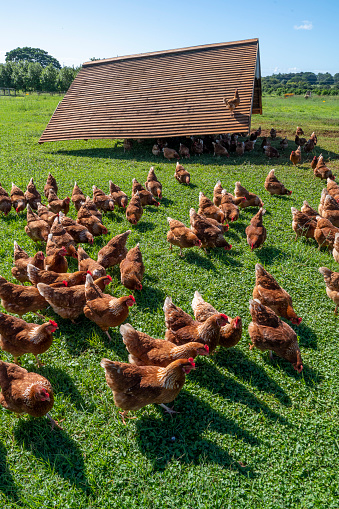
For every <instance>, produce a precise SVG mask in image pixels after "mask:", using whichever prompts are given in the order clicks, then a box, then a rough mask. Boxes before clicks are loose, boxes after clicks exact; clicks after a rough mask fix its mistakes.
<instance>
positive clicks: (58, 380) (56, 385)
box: [37, 366, 94, 411]
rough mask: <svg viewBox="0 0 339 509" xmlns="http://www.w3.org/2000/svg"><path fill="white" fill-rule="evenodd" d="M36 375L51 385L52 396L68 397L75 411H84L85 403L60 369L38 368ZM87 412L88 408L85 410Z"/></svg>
mask: <svg viewBox="0 0 339 509" xmlns="http://www.w3.org/2000/svg"><path fill="white" fill-rule="evenodd" d="M37 373H39V374H40V375H42V376H44V377H46V378H47V379H48V380H49V381H50V382H51V384H52V387H53V391H54V394H59V393H61V394H64V395H65V396H69V397H70V399H71V401H72V403H74V405H75V407H76V409H77V410H84V409H85V407H86V403H85V401H84V399H83V398H82V396H81V395H80V393H79V391H78V389H77V388H76V386H75V385H74V382H73V380H72V378H71V377H70V376H69V375H68V374H67V373H65V371H63V370H62V369H60V368H53V367H52V366H44V367H42V368H38V370H37ZM93 410H94V409H93ZM86 411H88V408H86Z"/></svg>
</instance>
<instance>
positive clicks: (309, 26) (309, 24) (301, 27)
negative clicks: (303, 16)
mask: <svg viewBox="0 0 339 509" xmlns="http://www.w3.org/2000/svg"><path fill="white" fill-rule="evenodd" d="M312 28H313V23H312V21H303V24H302V25H294V30H312Z"/></svg>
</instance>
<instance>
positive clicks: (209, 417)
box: [135, 390, 260, 478]
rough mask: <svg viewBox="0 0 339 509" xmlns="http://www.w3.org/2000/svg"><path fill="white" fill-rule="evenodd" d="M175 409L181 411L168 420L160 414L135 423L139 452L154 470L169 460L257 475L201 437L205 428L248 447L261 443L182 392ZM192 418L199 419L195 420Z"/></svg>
mask: <svg viewBox="0 0 339 509" xmlns="http://www.w3.org/2000/svg"><path fill="white" fill-rule="evenodd" d="M175 407H176V408H177V409H178V410H180V412H182V413H181V414H180V415H179V416H175V417H174V418H172V419H171V417H169V416H166V415H164V414H163V418H162V419H160V418H159V419H157V418H155V417H147V416H145V415H144V416H143V417H142V418H141V419H139V420H138V421H136V423H135V424H136V428H137V432H138V435H137V437H136V440H137V443H138V445H139V447H140V450H141V452H142V453H143V454H145V455H146V456H147V458H148V459H149V460H150V461H151V462H152V463H153V469H154V470H155V471H162V470H164V469H165V468H166V466H167V465H168V463H169V462H171V461H173V460H174V461H180V462H181V463H185V464H187V465H191V464H194V465H202V464H206V463H216V464H217V465H219V466H220V467H222V468H224V469H230V468H231V469H232V470H236V471H237V472H238V473H239V474H242V475H244V476H246V477H249V478H255V477H256V474H255V473H254V472H253V469H252V468H251V467H249V466H244V467H242V466H241V465H240V464H239V462H238V461H236V460H235V459H234V458H232V456H231V455H230V454H229V453H228V452H227V451H225V450H224V449H223V448H221V447H220V446H219V445H217V444H216V443H215V442H214V441H213V442H212V441H210V440H208V439H206V438H203V437H202V436H201V435H203V434H204V433H205V432H206V429H210V430H213V431H214V432H216V433H218V434H220V435H231V436H233V437H235V438H238V439H240V440H243V441H244V442H247V443H248V444H250V445H253V446H255V445H258V444H259V443H260V441H259V440H258V438H256V437H255V436H253V435H251V434H250V433H249V432H248V431H246V430H244V429H242V428H241V427H240V426H239V425H238V424H237V423H236V422H234V421H232V420H230V419H227V418H225V417H224V416H223V415H222V413H221V412H218V411H216V410H214V409H213V408H212V407H211V406H209V405H208V404H207V403H205V402H204V401H202V400H200V399H198V398H196V397H194V396H191V395H189V394H188V393H186V391H185V390H183V391H181V393H180V395H179V396H178V398H177V399H176V401H175ZM159 412H161V413H162V412H163V410H162V409H159ZM195 415H198V416H199V419H196V418H194V416H195Z"/></svg>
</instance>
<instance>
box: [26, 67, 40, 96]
mask: <svg viewBox="0 0 339 509" xmlns="http://www.w3.org/2000/svg"><path fill="white" fill-rule="evenodd" d="M42 71H43V67H42V65H41V64H39V62H30V63H29V64H28V68H27V88H28V89H29V90H33V91H37V90H41V84H40V80H41V74H42Z"/></svg>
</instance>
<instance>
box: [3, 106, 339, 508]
mask: <svg viewBox="0 0 339 509" xmlns="http://www.w3.org/2000/svg"><path fill="white" fill-rule="evenodd" d="M59 100H60V98H58V97H55V96H54V97H48V96H39V97H33V96H27V97H23V98H8V97H6V98H4V97H2V98H1V99H0V118H1V121H2V124H3V125H2V126H1V140H0V143H1V145H0V181H1V184H2V185H3V186H4V187H5V189H7V190H8V191H9V190H10V187H11V182H12V181H13V182H15V183H16V184H17V185H18V186H20V187H22V188H25V186H26V185H27V183H28V181H29V179H30V177H32V176H33V177H34V180H35V181H36V184H37V187H38V189H39V190H40V191H41V192H42V190H43V186H44V184H45V181H46V177H47V174H48V172H49V171H51V172H52V174H53V175H54V176H55V177H56V179H57V182H58V184H59V189H60V191H59V195H60V197H64V196H66V194H68V195H70V193H71V190H72V188H73V184H74V180H77V182H78V183H79V185H80V187H81V188H82V189H83V191H84V192H85V193H88V194H91V189H92V184H96V185H97V186H99V187H100V188H102V189H104V190H105V191H108V181H109V179H111V180H113V181H114V182H116V183H117V184H119V185H120V187H121V188H122V189H123V190H125V192H127V193H128V194H129V195H130V193H131V181H132V178H133V177H135V178H137V179H138V180H139V181H140V182H142V183H143V182H145V180H146V176H147V172H148V170H149V167H150V166H151V165H153V166H154V167H155V171H156V174H157V176H158V178H159V179H160V180H161V182H162V183H163V195H164V199H163V201H162V203H161V206H160V207H159V209H157V210H156V209H154V208H151V207H148V208H146V210H145V212H144V215H143V217H142V220H141V221H140V223H139V224H138V225H137V226H135V227H132V228H131V229H132V234H131V235H130V237H129V239H128V244H127V247H128V248H130V247H133V246H134V245H135V244H136V243H137V242H140V247H141V250H142V253H143V257H144V263H145V267H146V272H145V277H144V280H143V285H144V288H143V291H142V292H141V293H139V292H138V293H136V301H137V302H136V305H135V306H134V307H133V308H132V309H131V312H130V316H129V318H128V321H129V322H130V323H131V324H132V325H133V326H134V327H136V328H137V329H140V330H143V331H145V332H147V333H149V334H150V335H153V336H155V337H163V335H164V331H165V326H164V317H163V311H162V305H163V301H164V299H165V297H166V296H167V295H170V296H171V297H172V298H173V301H174V302H175V303H176V304H177V305H179V306H181V307H182V308H183V309H184V310H185V311H187V312H189V313H191V312H192V311H191V308H190V302H191V300H192V298H193V294H194V291H195V290H199V291H200V292H201V294H202V295H203V297H204V298H205V299H206V300H207V301H209V302H210V303H211V304H213V305H214V306H215V307H216V308H218V309H220V311H223V312H226V313H228V314H229V315H230V316H235V315H237V314H239V315H240V316H241V317H242V318H243V323H244V333H243V337H242V339H241V341H240V343H239V344H238V345H237V346H236V347H235V348H233V349H231V350H220V349H219V350H218V351H217V352H216V353H215V355H214V356H212V357H211V358H200V359H198V360H197V369H196V371H193V372H191V373H190V374H189V375H188V377H187V382H186V384H185V386H184V389H183V390H182V392H181V393H180V395H179V396H178V398H177V399H176V401H175V404H174V408H175V409H176V410H178V411H180V414H178V415H177V416H175V417H174V418H171V417H170V416H168V415H165V414H164V413H163V411H162V409H160V408H159V407H157V406H154V405H150V406H148V407H146V408H144V409H142V410H140V411H138V412H136V413H135V416H136V417H137V419H136V420H131V421H128V424H127V426H123V425H122V423H121V420H120V418H119V415H118V410H117V408H116V407H115V406H114V403H113V398H112V393H111V391H110V389H109V388H108V387H107V385H106V382H105V378H104V372H103V370H102V368H101V367H100V360H101V358H102V357H108V358H110V359H116V360H120V361H127V353H126V350H125V347H124V345H123V343H122V339H121V337H120V333H119V331H118V330H115V329H114V330H111V335H112V337H113V342H112V343H111V344H110V343H109V342H108V341H107V337H106V335H105V334H104V333H102V332H101V331H100V329H99V328H98V327H97V326H96V325H95V324H93V323H92V322H90V321H88V320H87V319H85V318H84V317H82V318H80V319H79V320H78V325H77V326H74V325H72V324H71V323H70V322H68V321H66V320H62V319H61V318H60V317H56V315H54V313H53V312H52V311H51V309H50V308H49V310H48V314H49V316H50V317H53V318H54V319H57V322H58V324H59V327H60V330H59V331H57V332H56V334H55V335H54V336H55V340H54V343H53V345H52V347H51V348H50V349H49V351H48V352H46V353H45V354H44V355H42V356H41V357H42V360H43V361H44V362H45V364H46V366H45V367H43V368H41V369H39V370H38V369H37V368H36V366H35V364H34V358H33V356H29V355H26V356H24V357H23V358H22V365H23V366H24V367H25V368H27V369H28V370H31V371H38V372H40V373H41V374H43V375H45V376H46V377H47V378H49V380H50V381H51V383H52V385H53V387H54V390H55V396H56V397H55V405H54V408H53V409H52V411H51V415H52V416H53V417H54V418H55V419H58V420H61V419H64V421H63V423H62V425H63V428H64V429H63V431H59V430H57V431H56V430H54V431H53V432H51V430H50V424H49V423H48V421H47V419H40V420H35V419H31V418H28V417H27V416H25V417H22V418H21V419H17V418H16V417H15V415H14V414H12V413H9V412H7V411H5V410H2V411H1V413H0V433H1V439H0V506H1V507H4V508H6V509H7V508H17V507H25V508H52V507H53V508H54V507H56V508H62V509H66V508H77V509H79V508H84V509H85V508H86V509H87V508H93V509H94V508H96V509H102V508H106V507H107V508H112V507H119V508H130V507H133V508H134V507H142V508H158V507H159V508H160V507H161V508H164V507H168V508H172V507H182V508H191V507H194V508H207V507H213V508H228V507H229V508H232V509H233V508H243V507H244V508H249V507H250V508H262V507H265V508H272V509H276V508H283V509H286V508H293V509H296V508H305V509H306V508H326V509H328V508H336V507H338V497H339V481H338V475H337V466H336V463H337V457H338V451H339V441H338V438H337V423H338V417H339V416H338V378H339V368H338V357H339V356H338V349H337V336H338V319H337V318H336V317H335V316H334V314H333V309H334V305H333V303H332V301H330V300H329V299H328V298H327V296H326V293H325V286H324V283H323V278H322V276H321V275H320V274H319V272H318V267H320V266H327V267H329V268H331V269H332V270H337V268H338V267H337V264H336V263H335V261H334V259H333V257H332V255H330V254H329V253H328V252H327V251H326V250H322V251H320V252H319V251H318V249H317V246H316V244H315V243H314V242H313V241H307V240H305V239H301V240H298V241H297V242H294V240H293V238H294V233H293V231H292V229H291V221H292V218H291V211H290V208H291V206H295V207H297V208H300V206H301V205H302V202H303V200H305V199H307V200H308V201H309V203H310V204H311V205H312V206H313V207H317V206H318V203H319V198H320V194H321V190H322V188H323V184H322V183H321V182H320V180H318V179H313V178H312V173H311V170H310V167H309V162H305V163H304V164H302V165H301V166H300V167H299V168H294V167H292V165H291V163H290V162H289V158H288V157H289V156H288V154H289V153H290V149H293V148H294V146H295V145H294V141H293V140H294V132H295V129H296V126H297V125H299V126H302V127H303V129H304V130H305V132H306V134H307V135H309V134H310V133H311V132H312V131H313V130H315V131H316V132H317V135H318V145H317V147H316V152H317V154H319V153H320V152H322V153H323V154H324V155H325V156H326V157H329V158H330V159H331V162H330V166H331V167H332V168H333V169H334V170H335V172H336V170H338V168H339V165H338V156H337V155H336V152H337V151H338V148H337V146H336V145H335V136H338V131H339V129H338V127H339V101H338V99H336V98H332V97H331V98H327V97H326V98H325V101H326V102H325V103H323V102H322V101H323V98H316V97H315V98H312V99H311V100H308V101H305V100H304V99H303V98H300V97H293V98H290V99H283V98H272V97H267V98H264V104H263V109H264V115H263V116H262V117H259V116H254V117H253V118H252V128H256V127H257V126H258V125H259V124H261V126H262V128H263V130H264V131H265V132H266V131H267V130H269V129H270V128H271V127H272V126H273V127H275V128H276V129H277V130H278V133H279V132H281V133H283V134H284V135H285V133H288V138H289V140H290V147H289V150H288V151H286V155H284V156H282V157H281V158H280V159H277V160H274V161H271V162H270V161H268V160H267V159H266V158H265V156H264V155H262V153H261V151H260V147H257V148H256V150H255V153H253V154H250V155H249V156H245V157H243V158H238V157H231V158H230V159H228V160H220V159H219V160H218V159H215V158H213V157H211V156H203V157H201V158H199V157H197V158H191V160H190V161H189V162H188V163H185V166H186V167H187V168H188V169H189V171H190V172H191V182H192V185H191V186H190V187H189V188H187V187H183V186H180V185H179V184H178V183H177V182H176V181H175V179H174V178H173V173H174V164H173V163H169V162H167V161H164V160H163V159H162V158H158V159H157V158H155V157H153V156H152V154H151V151H150V146H151V144H150V143H149V142H145V143H143V144H142V145H140V146H136V147H135V149H134V150H132V151H131V152H129V153H126V154H124V153H123V148H122V143H121V141H114V140H100V141H91V140H89V141H88V142H84V141H76V142H58V143H50V144H44V145H41V146H39V145H38V143H37V142H38V139H39V137H40V135H41V133H42V131H43V129H44V128H45V126H46V124H47V122H48V121H49V119H50V116H51V115H52V113H53V111H54V109H55V107H56V105H57V103H58V101H59ZM259 144H260V142H259V143H258V145H259ZM278 144H279V139H277V141H276V142H275V145H276V146H278ZM273 167H275V168H276V169H277V171H276V175H277V176H278V178H280V179H281V180H282V181H283V182H284V183H285V185H286V186H287V187H288V188H289V189H292V190H293V194H292V195H291V196H290V197H280V198H279V197H271V196H269V195H268V193H267V192H266V191H265V189H264V187H263V183H264V179H265V177H266V175H267V173H268V171H269V170H270V169H272V168H273ZM337 173H338V174H339V172H337ZM218 179H221V182H222V184H223V186H224V187H225V188H226V189H227V190H229V191H231V192H233V189H234V183H235V181H237V180H240V181H241V183H242V184H243V185H245V186H246V187H247V188H248V189H249V190H251V191H254V192H256V193H257V194H259V195H260V196H261V197H262V199H263V200H264V203H265V208H266V210H267V213H266V215H265V216H264V223H265V225H266V227H267V230H268V236H267V240H266V243H265V244H264V246H263V248H262V249H261V250H257V251H254V252H251V251H250V249H249V247H248V245H247V243H246V238H245V234H244V231H245V228H246V226H247V225H248V224H249V221H250V218H251V217H252V215H253V214H254V212H255V211H256V209H250V210H249V209H247V210H245V211H242V212H241V216H240V219H239V221H238V222H237V223H235V224H233V225H232V226H231V228H230V231H229V233H228V234H226V238H227V240H229V242H230V243H232V245H233V248H232V250H231V251H230V252H225V251H223V250H215V251H211V252H210V253H209V254H208V255H206V254H204V253H203V252H202V251H200V250H198V249H194V250H186V251H185V255H184V257H183V259H181V258H179V256H178V252H177V250H175V251H174V252H173V253H171V252H170V251H169V249H168V244H167V242H166V232H167V230H168V228H167V221H166V218H167V216H171V217H173V218H176V219H179V220H182V221H184V222H185V223H186V224H189V209H190V207H192V206H194V207H195V208H198V195H199V191H203V192H204V193H205V194H206V195H207V196H209V197H212V192H213V187H214V185H215V182H216V181H217V180H218ZM70 215H71V216H72V217H75V211H74V208H72V209H71V211H70ZM0 222H1V228H0V268H1V271H0V273H1V275H2V276H4V277H6V278H9V279H11V280H12V278H11V272H10V270H11V266H12V254H13V241H14V240H17V242H18V243H19V245H21V246H22V247H24V248H25V249H26V250H27V251H28V252H29V253H30V254H32V253H34V252H35V251H36V246H35V245H34V243H33V242H32V241H31V240H30V239H29V238H28V237H27V236H26V234H25V232H24V226H25V215H24V214H23V215H21V216H20V217H17V216H16V214H15V213H13V212H11V213H10V215H9V216H8V217H7V218H4V217H1V218H0ZM104 222H105V225H106V226H107V228H108V230H109V234H108V235H106V236H105V238H99V239H98V238H97V239H95V242H94V246H93V247H91V248H88V247H87V246H85V249H86V250H87V251H88V252H89V253H90V254H91V255H93V256H95V255H96V253H97V252H98V250H99V249H100V248H101V246H102V245H104V243H105V242H107V241H108V240H109V238H111V237H112V236H113V235H116V234H118V233H120V232H123V231H125V230H126V229H128V228H130V224H129V223H128V222H127V221H126V219H125V217H124V215H123V213H122V212H120V211H117V212H113V213H112V214H110V215H107V216H106V217H105V218H104ZM257 262H259V263H262V264H263V265H265V266H266V268H267V270H269V272H271V273H272V274H273V275H274V276H275V277H276V278H277V280H278V281H279V282H280V283H281V284H282V286H283V287H284V288H285V289H286V290H287V291H288V292H289V293H290V294H291V295H292V298H293V303H294V308H295V310H296V312H297V313H298V315H299V316H302V317H303V322H302V324H301V325H300V327H294V329H295V330H296V332H297V334H298V337H299V342H300V348H301V352H302V356H303V360H304V370H303V372H302V374H298V373H297V372H295V371H294V370H293V368H292V366H291V365H290V364H288V363H287V362H285V361H283V360H281V359H278V358H275V359H274V361H273V362H270V360H269V357H268V352H266V353H262V352H260V351H258V350H254V351H250V350H249V348H248V343H249V336H248V333H247V326H248V324H249V322H250V314H249V310H248V301H249V299H250V298H251V294H252V290H253V286H254V282H255V272H254V266H255V264H256V263H257ZM71 268H75V264H74V263H73V264H72V263H71ZM111 274H112V277H113V284H112V285H111V286H110V287H109V291H110V292H111V293H113V294H114V295H126V294H127V292H128V291H127V290H126V289H125V288H124V287H122V286H121V284H120V282H119V271H118V269H117V268H114V269H113V270H112V271H111ZM26 319H27V320H28V319H30V320H31V321H36V320H37V318H36V317H34V316H33V315H26ZM1 358H2V359H4V360H11V356H9V355H8V354H7V353H5V352H2V353H1Z"/></svg>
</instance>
